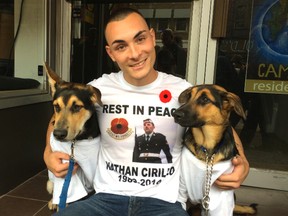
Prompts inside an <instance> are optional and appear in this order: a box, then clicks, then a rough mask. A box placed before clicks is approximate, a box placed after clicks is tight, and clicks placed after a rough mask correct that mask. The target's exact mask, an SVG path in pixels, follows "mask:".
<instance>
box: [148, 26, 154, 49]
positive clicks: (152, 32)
mask: <svg viewBox="0 0 288 216" xmlns="http://www.w3.org/2000/svg"><path fill="white" fill-rule="evenodd" d="M149 31H150V34H151V36H152V38H153V42H154V46H156V38H155V31H154V29H153V28H151V29H150V30H149Z"/></svg>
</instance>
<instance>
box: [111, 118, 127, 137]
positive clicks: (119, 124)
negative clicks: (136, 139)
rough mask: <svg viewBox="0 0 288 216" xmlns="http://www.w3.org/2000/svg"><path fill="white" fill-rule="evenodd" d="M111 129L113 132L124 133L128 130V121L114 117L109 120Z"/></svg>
mask: <svg viewBox="0 0 288 216" xmlns="http://www.w3.org/2000/svg"><path fill="white" fill-rule="evenodd" d="M111 131H112V132H113V133H115V134H124V133H126V132H127V131H128V122H127V120H126V119H124V118H115V119H113V120H112V121H111Z"/></svg>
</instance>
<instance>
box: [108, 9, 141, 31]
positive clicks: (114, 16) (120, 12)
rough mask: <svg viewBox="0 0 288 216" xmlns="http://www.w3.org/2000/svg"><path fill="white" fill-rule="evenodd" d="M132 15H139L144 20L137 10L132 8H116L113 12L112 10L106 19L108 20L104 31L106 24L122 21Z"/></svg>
mask: <svg viewBox="0 0 288 216" xmlns="http://www.w3.org/2000/svg"><path fill="white" fill-rule="evenodd" d="M132 13H137V14H139V15H140V16H141V17H143V19H144V20H145V18H144V16H143V15H142V14H141V13H140V12H139V11H138V10H137V9H134V8H117V9H115V10H112V12H111V14H110V17H109V18H108V20H107V22H106V25H105V30H106V27H107V25H108V23H110V22H113V21H120V20H123V19H125V18H126V17H127V16H128V15H130V14H132Z"/></svg>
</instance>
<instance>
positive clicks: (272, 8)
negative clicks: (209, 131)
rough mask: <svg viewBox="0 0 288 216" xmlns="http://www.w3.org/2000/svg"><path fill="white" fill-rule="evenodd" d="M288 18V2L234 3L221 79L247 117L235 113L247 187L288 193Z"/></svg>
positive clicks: (223, 42) (221, 52)
mask: <svg viewBox="0 0 288 216" xmlns="http://www.w3.org/2000/svg"><path fill="white" fill-rule="evenodd" d="M287 14H288V1H278V0H255V1H250V0H237V1H236V0H234V1H231V3H230V5H229V15H228V23H227V32H226V36H225V37H224V38H222V39H220V40H219V45H218V56H217V67H216V77H215V83H217V84H219V85H222V86H223V87H225V88H226V89H227V90H229V91H232V92H234V93H236V94H237V95H239V96H240V98H241V100H242V103H243V107H244V109H245V111H246V114H247V118H246V120H243V119H241V118H239V117H238V116H236V114H235V115H234V114H233V115H231V123H232V125H233V126H234V127H235V128H236V130H237V132H238V134H239V136H240V138H241V140H242V143H243V145H244V148H245V153H246V156H247V158H248V160H249V162H250V165H251V171H250V174H249V177H248V178H247V181H246V184H248V185H252V186H257V187H265V188H274V189H280V190H288V173H287V171H288V157H287V153H288V130H287V125H288V124H287V122H288V113H287V110H288V48H287V47H288V46H287V39H288V36H287V35H288V27H287V24H288V22H287V17H288V16H287ZM259 179H261V181H259Z"/></svg>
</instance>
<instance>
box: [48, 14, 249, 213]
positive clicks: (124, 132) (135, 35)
mask: <svg viewBox="0 0 288 216" xmlns="http://www.w3.org/2000/svg"><path fill="white" fill-rule="evenodd" d="M105 36H106V40H107V46H106V51H107V53H108V55H109V56H110V57H111V59H112V60H113V61H115V62H116V63H117V64H118V66H119V67H120V68H121V71H120V72H117V73H111V74H109V75H103V76H102V77H101V78H99V79H97V80H94V81H92V82H91V83H90V84H91V85H93V86H96V87H97V88H99V89H100V91H101V93H102V98H101V100H102V102H103V107H102V108H101V109H100V108H99V109H98V110H97V112H98V116H99V123H100V130H101V143H100V145H101V147H100V152H99V156H98V166H97V170H96V176H95V179H94V187H95V190H96V194H95V195H93V196H91V197H90V198H88V199H86V200H84V201H79V202H76V203H75V204H72V205H69V206H68V207H67V208H66V209H64V210H63V211H61V212H59V213H58V214H59V215H69V216H71V215H72V216H73V215H87V216H89V215H103V216H104V215H105V216H115V215H117V216H122V215H123V216H125V215H127V216H128V215H135V216H146V215H147V216H148V215H149V216H175V215H178V216H181V215H183V216H184V215H187V213H186V212H185V210H184V209H183V208H182V207H181V203H180V202H177V198H178V189H179V175H180V173H179V172H180V169H179V166H180V156H181V151H182V144H181V139H182V135H183V132H184V128H182V127H180V126H179V125H177V124H175V123H174V119H173V117H172V115H171V114H172V113H173V111H174V110H175V109H176V108H177V107H179V104H178V95H179V94H180V93H181V92H182V91H183V90H184V89H186V88H187V87H189V86H190V84H189V83H188V82H186V81H185V80H183V79H180V78H177V77H175V76H172V75H168V74H165V73H161V72H158V71H156V70H155V69H154V68H153V65H154V62H155V58H156V56H155V55H156V54H155V48H154V47H155V45H156V43H155V32H154V31H153V29H149V28H148V25H147V24H146V22H145V19H144V18H143V17H142V15H141V14H140V13H139V12H137V11H135V10H132V9H122V10H121V9H120V10H119V11H117V12H115V13H114V14H112V15H111V17H110V19H109V21H108V23H107V25H106V29H105ZM148 118H150V119H153V121H154V122H157V131H159V132H160V133H165V134H166V135H167V136H166V138H167V141H168V143H169V145H170V153H171V155H172V163H157V164H156V163H139V162H133V160H132V158H133V149H134V146H135V137H136V136H135V135H136V131H141V130H142V129H143V119H148ZM52 130H53V128H52V126H51V125H50V126H49V128H48V132H47V134H49V136H50V133H51V131H52ZM235 136H236V139H237V142H238V143H239V142H240V140H239V138H238V137H237V135H235ZM240 152H241V157H238V158H236V159H234V161H233V163H234V165H236V166H235V169H234V172H233V173H232V174H231V175H227V176H222V177H221V178H222V179H221V178H219V180H218V182H217V184H218V185H219V186H220V187H222V188H231V187H232V188H237V187H239V186H240V184H241V183H242V181H243V180H244V179H245V177H246V176H247V174H248V169H249V164H248V162H247V160H246V158H245V156H244V153H243V149H240ZM95 157H97V156H96V155H95ZM67 158H68V159H69V155H66V154H63V153H60V152H54V153H52V152H51V148H50V145H49V142H48V144H47V146H46V150H45V153H44V159H45V162H46V164H47V167H48V169H49V170H50V171H52V172H53V173H54V174H55V175H56V176H58V177H59V176H65V174H66V172H67V167H68V165H64V164H61V160H62V159H67Z"/></svg>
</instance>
